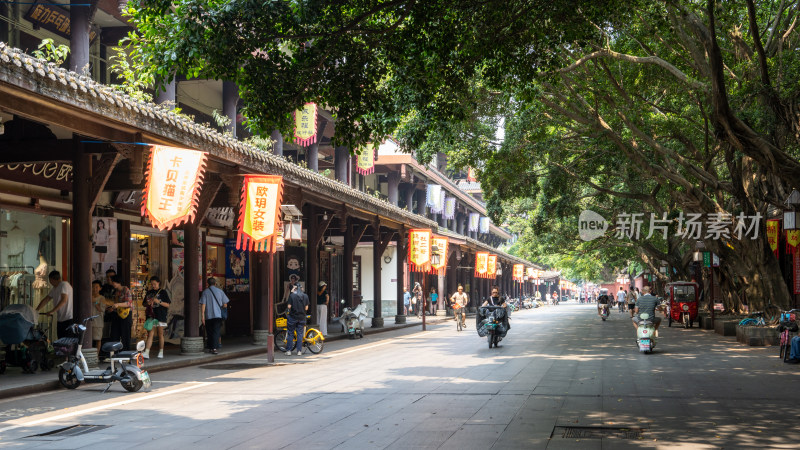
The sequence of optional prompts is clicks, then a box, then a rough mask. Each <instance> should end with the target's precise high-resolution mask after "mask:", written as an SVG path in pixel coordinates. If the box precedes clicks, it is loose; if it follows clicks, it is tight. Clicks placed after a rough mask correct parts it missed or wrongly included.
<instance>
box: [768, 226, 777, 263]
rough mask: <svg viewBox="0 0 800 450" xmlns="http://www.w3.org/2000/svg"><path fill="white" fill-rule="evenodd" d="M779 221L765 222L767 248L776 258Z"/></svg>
mask: <svg viewBox="0 0 800 450" xmlns="http://www.w3.org/2000/svg"><path fill="white" fill-rule="evenodd" d="M779 230H780V221H779V220H778V219H769V220H767V242H769V248H771V249H772V253H774V254H775V257H776V258H777V257H778V237H779V236H780V232H779Z"/></svg>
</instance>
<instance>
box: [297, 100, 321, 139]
mask: <svg viewBox="0 0 800 450" xmlns="http://www.w3.org/2000/svg"><path fill="white" fill-rule="evenodd" d="M294 141H295V142H296V143H297V145H302V146H303V147H308V146H309V145H311V144H313V143H315V142H317V104H316V103H306V104H305V105H304V106H303V109H298V110H297V111H295V112H294Z"/></svg>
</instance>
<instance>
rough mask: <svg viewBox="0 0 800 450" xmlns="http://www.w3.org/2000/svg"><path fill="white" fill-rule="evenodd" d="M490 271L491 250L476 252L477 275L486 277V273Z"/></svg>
mask: <svg viewBox="0 0 800 450" xmlns="http://www.w3.org/2000/svg"><path fill="white" fill-rule="evenodd" d="M488 271H489V252H477V253H475V276H476V277H479V278H486V273H487V272H488Z"/></svg>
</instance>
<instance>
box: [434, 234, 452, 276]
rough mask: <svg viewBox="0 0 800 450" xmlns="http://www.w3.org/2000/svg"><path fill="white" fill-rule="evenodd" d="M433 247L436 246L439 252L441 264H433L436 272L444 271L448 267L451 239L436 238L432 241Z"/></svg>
mask: <svg viewBox="0 0 800 450" xmlns="http://www.w3.org/2000/svg"><path fill="white" fill-rule="evenodd" d="M431 242H432V244H433V245H435V246H436V248H437V249H438V252H439V264H432V267H433V269H434V270H442V269H444V268H445V267H447V254H448V247H447V246H448V244H449V239H447V238H446V237H440V236H435V237H434V238H432V239H431Z"/></svg>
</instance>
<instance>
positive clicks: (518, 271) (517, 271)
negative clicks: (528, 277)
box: [514, 264, 525, 281]
mask: <svg viewBox="0 0 800 450" xmlns="http://www.w3.org/2000/svg"><path fill="white" fill-rule="evenodd" d="M524 271H525V266H524V265H522V264H514V279H515V280H517V281H522V277H523V272H524Z"/></svg>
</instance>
